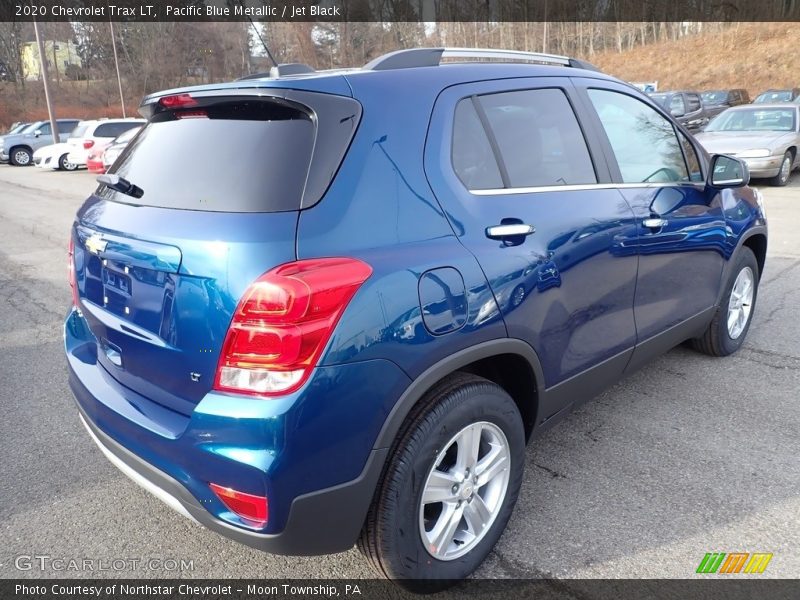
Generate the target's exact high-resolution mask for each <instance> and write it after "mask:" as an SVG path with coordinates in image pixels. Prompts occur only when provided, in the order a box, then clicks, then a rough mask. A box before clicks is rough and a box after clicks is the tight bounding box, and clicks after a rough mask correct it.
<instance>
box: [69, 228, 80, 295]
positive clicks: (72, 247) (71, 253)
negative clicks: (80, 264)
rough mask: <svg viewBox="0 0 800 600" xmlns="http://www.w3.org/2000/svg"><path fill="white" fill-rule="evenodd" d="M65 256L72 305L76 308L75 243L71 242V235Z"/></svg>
mask: <svg viewBox="0 0 800 600" xmlns="http://www.w3.org/2000/svg"><path fill="white" fill-rule="evenodd" d="M67 254H68V259H67V260H68V263H67V271H68V272H69V287H71V288H72V305H73V306H75V307H76V308H78V307H80V304H78V281H77V279H76V274H75V242H73V240H72V235H71V234H70V236H69V246H68V248H67Z"/></svg>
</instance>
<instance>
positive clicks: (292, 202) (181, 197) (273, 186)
mask: <svg viewBox="0 0 800 600" xmlns="http://www.w3.org/2000/svg"><path fill="white" fill-rule="evenodd" d="M314 136H315V126H314V123H313V122H312V120H311V117H310V116H309V114H307V113H306V112H304V111H302V110H300V109H299V108H295V107H293V106H290V105H288V104H285V103H278V102H275V101H270V100H261V99H247V100H229V101H221V102H216V103H214V104H212V105H208V106H202V107H192V108H186V109H180V110H175V111H163V112H158V113H156V114H155V115H154V116H153V117H152V118H151V121H150V122H149V123H148V124H147V125H146V126H145V127H144V128H143V129H142V131H141V132H140V134H139V136H138V137H136V139H135V140H134V141H133V142H131V143H130V144H129V145H128V147H127V148H126V151H125V152H124V153H123V155H122V156H121V157H120V159H119V160H118V161H117V162H116V163H115V165H114V168H113V169H112V170H111V172H113V173H116V174H117V175H119V176H120V177H124V178H125V179H127V180H128V181H130V182H131V183H133V184H135V185H137V186H138V187H140V188H141V189H142V190H144V195H143V196H142V197H141V198H132V197H130V196H126V195H125V194H121V193H118V192H115V191H113V190H111V189H109V188H106V187H104V186H101V188H100V190H99V192H98V194H99V195H100V196H101V197H105V198H109V199H113V200H115V201H118V202H127V203H132V204H137V205H145V206H159V207H165V208H180V209H190V210H207V211H224V212H278V211H287V210H297V209H298V208H300V204H301V198H302V195H303V188H304V185H305V182H306V177H307V175H308V170H309V164H310V161H311V155H312V151H313V148H314Z"/></svg>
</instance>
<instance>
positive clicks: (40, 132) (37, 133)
mask: <svg viewBox="0 0 800 600" xmlns="http://www.w3.org/2000/svg"><path fill="white" fill-rule="evenodd" d="M40 135H42V130H41V129H37V130H36V131H34V132H33V137H39V136H40Z"/></svg>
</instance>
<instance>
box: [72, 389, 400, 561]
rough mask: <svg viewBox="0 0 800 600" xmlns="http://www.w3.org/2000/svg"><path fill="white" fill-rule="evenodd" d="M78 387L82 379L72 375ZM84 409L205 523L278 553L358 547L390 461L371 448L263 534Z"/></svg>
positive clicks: (120, 451)
mask: <svg viewBox="0 0 800 600" xmlns="http://www.w3.org/2000/svg"><path fill="white" fill-rule="evenodd" d="M70 379H71V383H73V385H74V384H75V383H78V384H79V382H77V380H75V378H74V377H72V378H70ZM78 410H79V412H80V414H81V416H82V417H83V419H84V421H85V422H86V424H87V426H88V427H89V428H90V429H91V431H92V433H93V434H94V435H95V436H96V437H97V439H98V440H99V441H100V443H101V444H102V445H103V446H104V447H105V449H106V450H108V451H109V452H111V453H112V454H113V455H114V456H116V457H117V458H119V459H120V460H121V461H122V462H124V463H125V464H126V465H128V466H129V467H130V468H131V469H133V470H134V471H136V472H137V473H138V474H139V475H141V476H142V477H144V478H145V479H147V480H148V481H149V482H150V483H152V484H153V485H155V486H157V487H159V488H161V489H162V490H164V491H165V492H167V493H168V494H169V495H171V496H173V497H174V498H175V499H177V500H178V502H180V503H181V505H182V506H183V507H184V508H185V509H186V510H187V511H188V512H189V514H190V515H191V516H192V517H193V518H194V519H195V520H197V521H198V522H199V523H200V524H202V525H204V526H205V527H207V528H208V529H211V530H212V531H215V532H217V533H219V534H222V535H224V536H225V537H228V538H231V539H233V540H235V541H237V542H239V543H242V544H245V545H247V546H251V547H253V548H256V549H258V550H263V551H266V552H270V553H273V554H286V555H295V556H310V555H319V554H333V553H336V552H345V551H347V550H349V549H350V548H352V547H353V545H355V543H356V541H357V539H358V536H359V534H360V533H361V528H362V526H363V524H364V519H365V518H366V515H367V510H368V509H369V503H370V502H371V500H372V494H373V492H374V490H375V486H376V485H377V483H378V478H379V477H380V474H381V469H382V468H383V463H384V461H385V460H386V454H387V450H385V449H377V450H373V451H372V452H370V455H369V458H368V459H367V463H366V465H365V466H364V469H363V471H362V472H361V474H360V475H359V476H358V477H357V478H356V479H354V480H352V481H348V482H346V483H343V484H340V485H337V486H334V487H330V488H326V489H323V490H319V491H316V492H311V493H308V494H304V495H302V496H298V497H297V498H295V500H294V501H293V502H292V506H291V508H290V510H289V518H288V520H287V523H286V527H285V528H284V530H283V531H282V532H280V533H275V534H263V533H256V532H252V531H248V530H245V529H240V528H238V527H235V526H233V525H230V524H228V523H225V522H224V521H220V520H219V519H217V518H216V517H214V516H213V515H212V514H211V513H210V512H208V511H207V510H206V509H205V508H203V507H202V506H201V505H200V503H199V502H198V501H197V500H196V499H195V498H194V496H192V494H191V493H190V492H189V490H187V489H186V488H185V487H184V486H183V485H181V484H180V483H179V482H178V481H176V480H175V479H173V478H172V477H170V476H169V475H167V474H166V473H164V472H163V471H161V470H159V469H157V468H156V467H154V466H153V465H151V464H150V463H148V462H146V461H144V460H143V459H141V458H139V457H138V456H137V455H136V454H134V453H132V452H131V451H130V450H128V449H127V448H125V447H124V446H122V445H121V444H119V443H118V442H116V441H115V440H113V439H112V438H111V437H109V436H108V435H107V434H106V433H104V432H103V431H102V430H101V429H99V428H98V427H97V425H95V424H94V422H93V421H92V420H91V418H90V417H89V416H88V415H87V414H86V412H85V411H84V410H83V409H82V408H81V407H80V405H78Z"/></svg>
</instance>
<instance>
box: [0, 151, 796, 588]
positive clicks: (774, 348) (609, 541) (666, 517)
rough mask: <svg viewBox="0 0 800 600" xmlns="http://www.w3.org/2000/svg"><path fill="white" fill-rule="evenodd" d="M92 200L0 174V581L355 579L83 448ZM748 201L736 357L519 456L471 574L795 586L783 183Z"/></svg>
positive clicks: (673, 371)
mask: <svg viewBox="0 0 800 600" xmlns="http://www.w3.org/2000/svg"><path fill="white" fill-rule="evenodd" d="M93 187H94V178H93V177H92V176H90V175H89V174H87V173H85V172H76V173H61V172H43V171H41V170H39V169H34V168H18V167H10V166H5V165H3V166H0V382H2V383H1V384H0V411H2V419H0V464H2V468H1V469H0V532H2V534H1V535H0V538H1V539H2V540H3V543H2V544H0V577H2V578H8V577H43V576H49V577H54V576H55V577H77V576H86V575H91V573H86V572H85V571H75V570H68V564H69V563H68V562H54V561H56V560H63V559H66V561H69V560H70V559H76V560H79V561H83V560H84V559H87V560H92V561H95V562H94V563H93V564H94V565H95V573H94V574H95V575H98V576H116V577H131V578H133V577H172V576H176V575H178V576H183V577H202V578H216V577H258V578H271V577H275V578H279V577H296V578H316V577H332V578H339V577H342V578H344V577H346V578H350V577H354V578H358V577H371V576H372V573H371V571H370V570H369V569H368V567H367V566H366V563H365V562H364V561H363V560H362V558H361V556H360V554H359V553H358V552H357V551H356V550H351V551H349V552H346V553H343V554H338V555H332V556H323V557H311V558H296V557H281V556H272V555H268V554H264V553H261V552H258V551H256V550H252V549H249V548H247V547H244V546H241V545H239V544H237V543H235V542H232V541H229V540H227V539H225V538H222V537H220V536H219V535H217V534H215V533H212V532H210V531H207V530H205V529H204V528H202V527H200V526H199V525H196V524H194V523H192V522H190V521H188V520H187V519H184V518H182V517H180V516H179V515H177V514H176V513H173V512H172V510H171V509H169V508H168V507H167V506H165V505H164V504H162V503H161V502H160V501H159V500H157V499H155V498H154V497H151V496H150V495H149V494H148V493H147V492H145V491H143V490H141V489H140V488H139V487H137V486H136V484H134V483H133V482H131V481H130V480H129V479H127V478H126V477H125V476H124V475H122V474H121V473H120V472H119V471H117V470H116V468H115V467H113V466H112V465H111V464H110V463H109V462H108V461H107V460H106V459H105V458H104V457H103V456H102V454H101V453H100V451H99V450H98V449H97V448H96V447H95V446H94V444H93V443H92V441H91V440H90V439H89V437H88V435H87V434H86V431H85V430H84V429H83V427H82V426H81V424H80V422H79V420H78V416H77V413H76V410H75V408H74V406H73V400H72V398H71V395H70V391H69V388H68V385H67V378H66V370H65V369H66V367H65V360H64V357H63V350H62V343H61V322H62V319H63V317H64V315H65V313H66V309H67V306H68V304H69V302H70V291H69V286H68V284H67V269H66V260H67V256H66V250H67V233H68V230H69V225H70V223H71V221H72V218H73V215H74V213H75V211H76V209H77V208H78V207H79V205H80V204H81V202H82V200H83V199H84V198H85V197H86V195H87V194H88V193H90V191H91V190H92V189H93ZM762 191H763V192H764V194H765V197H766V205H767V214H768V218H769V224H770V242H769V250H768V259H767V266H766V270H765V273H764V276H763V279H762V281H761V287H760V292H759V297H758V304H757V306H756V311H755V316H754V321H753V324H752V327H751V329H750V333H749V335H748V338H747V341H746V343H745V345H744V347H743V348H742V349H741V350H740V351H739V352H738V353H737V354H736V355H734V356H733V357H729V358H726V359H714V358H710V357H707V356H703V355H701V354H698V353H695V352H693V351H692V350H690V349H688V348H684V347H679V348H676V349H674V350H672V351H671V352H669V353H668V354H667V355H665V356H664V357H662V358H660V359H658V360H656V361H655V362H653V363H651V364H650V365H648V366H647V367H645V368H643V369H642V370H640V371H639V372H637V373H636V374H634V375H633V376H631V377H630V378H628V379H627V380H625V381H623V382H622V383H620V384H618V385H616V386H615V387H614V388H612V389H611V390H609V391H608V392H606V393H605V394H603V395H602V396H599V397H598V398H597V399H595V400H594V401H592V402H590V403H588V404H586V405H584V406H583V407H582V408H581V409H579V410H578V411H577V412H575V413H574V414H573V415H571V416H570V417H568V418H567V419H566V420H565V421H563V422H562V423H561V424H560V425H558V426H557V427H556V428H554V429H552V430H551V431H549V432H548V433H547V434H545V435H544V436H543V437H542V438H540V439H538V440H536V441H535V442H534V443H533V444H532V445H531V446H530V447H529V448H528V453H527V465H526V474H525V481H524V484H523V489H522V493H521V496H520V499H519V502H518V504H517V508H516V511H515V513H514V516H513V517H512V519H511V522H510V524H509V527H508V529H507V531H506V533H505V534H504V536H503V537H502V539H501V540H500V542H499V543H498V545H497V546H496V548H495V550H494V551H493V553H492V554H491V555H490V557H489V559H488V560H487V561H486V563H485V564H484V565H483V566H482V567H481V568H480V570H479V571H478V573H477V575H478V576H480V577H488V578H494V577H525V578H527V577H558V578H618V577H632V578H640V577H648V578H650V577H652V578H661V577H668V578H685V577H694V576H696V575H695V570H696V568H697V566H698V564H699V563H700V560H701V559H702V558H703V556H704V554H705V553H706V552H771V553H773V555H774V557H773V559H772V561H771V562H770V563H769V566H768V568H767V570H766V572H765V573H764V574H763V575H762V577H797V576H798V575H800V459H798V455H799V454H800V398H799V397H798V391H800V303H798V295H800V236H798V234H797V224H798V223H800V173H796V174H795V176H794V181H793V182H792V184H791V185H790V186H788V187H786V188H771V187H762ZM34 556H46V557H48V558H45V559H41V558H40V559H35V558H30V559H28V558H26V557H34ZM20 557H22V558H20ZM103 561H105V562H103ZM112 561H117V562H116V563H115V564H116V567H121V568H119V569H117V568H115V567H114V563H112ZM120 561H127V562H126V563H124V564H125V565H126V566H122V565H123V563H122V562H120ZM101 565H104V566H105V567H106V568H105V569H104V570H102V571H98V570H97V569H98V568H99V567H100V566H101ZM42 566H44V567H45V568H44V569H42V568H41V567H42ZM28 567H30V568H28ZM702 577H709V576H708V575H705V576H702Z"/></svg>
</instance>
